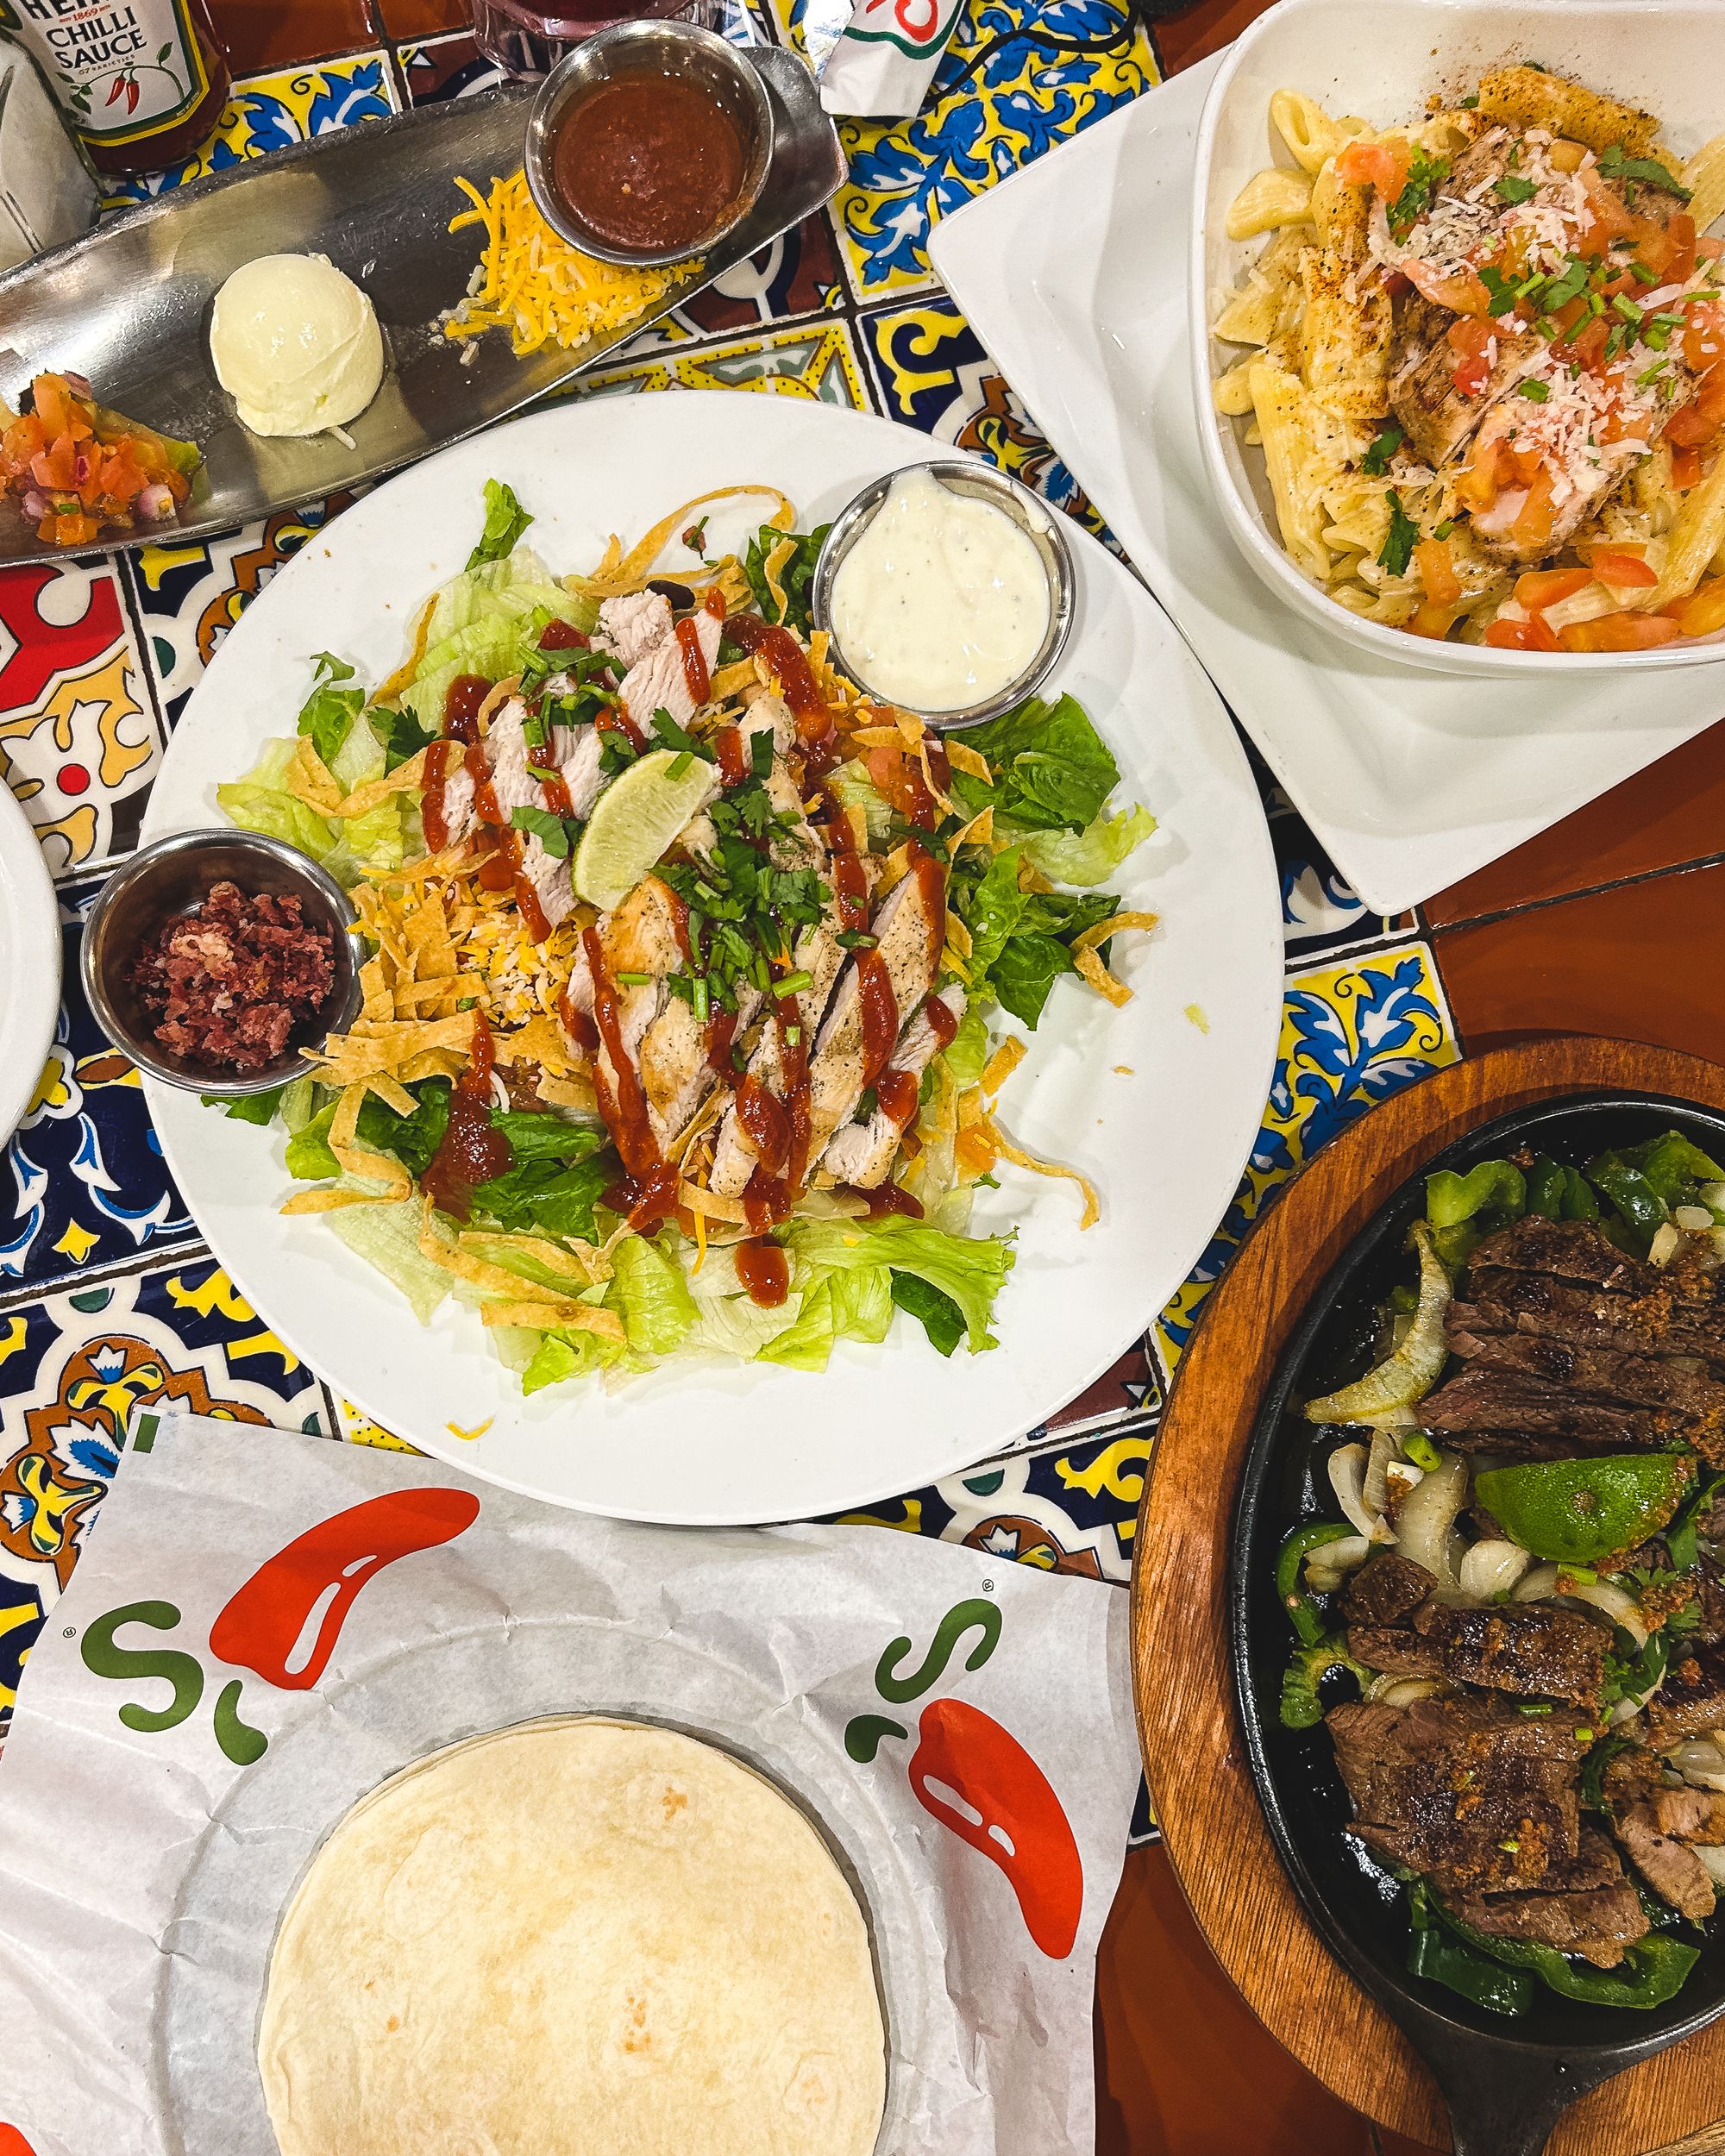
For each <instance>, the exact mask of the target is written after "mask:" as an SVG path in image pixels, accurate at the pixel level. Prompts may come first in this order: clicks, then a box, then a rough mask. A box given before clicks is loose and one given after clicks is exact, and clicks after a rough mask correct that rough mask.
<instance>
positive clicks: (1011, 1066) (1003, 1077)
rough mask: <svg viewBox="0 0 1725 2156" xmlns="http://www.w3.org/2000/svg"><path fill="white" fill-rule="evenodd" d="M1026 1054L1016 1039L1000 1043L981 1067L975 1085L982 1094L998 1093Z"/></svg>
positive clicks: (1023, 1046)
mask: <svg viewBox="0 0 1725 2156" xmlns="http://www.w3.org/2000/svg"><path fill="white" fill-rule="evenodd" d="M1028 1053H1029V1051H1028V1050H1027V1049H1026V1047H1025V1044H1024V1043H1023V1042H1022V1041H1021V1040H1019V1039H1017V1038H1016V1037H1014V1038H1013V1039H1010V1040H1004V1041H1002V1042H1001V1043H1000V1046H999V1047H998V1048H997V1049H996V1050H994V1054H993V1055H992V1056H989V1058H988V1062H987V1063H986V1064H985V1065H984V1066H983V1070H982V1076H981V1077H980V1078H979V1079H978V1080H977V1081H976V1082H977V1084H978V1085H979V1086H981V1087H982V1091H983V1092H984V1093H987V1094H996V1093H998V1092H999V1091H1000V1087H1002V1086H1003V1085H1005V1084H1006V1082H1007V1079H1008V1078H1010V1077H1011V1076H1012V1075H1013V1072H1014V1071H1015V1070H1016V1069H1018V1067H1019V1064H1020V1063H1021V1062H1023V1061H1024V1059H1025V1057H1026V1055H1027V1054H1028Z"/></svg>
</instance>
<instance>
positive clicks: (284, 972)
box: [129, 883, 335, 1071]
mask: <svg viewBox="0 0 1725 2156" xmlns="http://www.w3.org/2000/svg"><path fill="white" fill-rule="evenodd" d="M129 979H130V981H131V983H132V985H133V987H135V988H136V990H137V992H138V997H139V1000H140V1001H141V1003H142V1005H143V1006H144V1008H145V1010H146V1011H147V1012H148V1013H149V1014H150V1016H151V1017H152V1018H154V1020H155V1025H154V1029H153V1031H154V1037H155V1038H156V1039H157V1041H159V1042H160V1044H161V1045H162V1047H164V1048H166V1049H167V1050H170V1052H171V1053H173V1055H176V1056H183V1057H185V1060H186V1061H187V1062H193V1063H202V1064H204V1065H207V1066H209V1067H210V1068H213V1069H229V1070H240V1071H251V1070H263V1069H267V1067H268V1066H269V1065H270V1064H271V1063H273V1062H275V1061H276V1059H277V1057H278V1056H280V1054H281V1052H282V1050H284V1049H285V1047H286V1046H287V1042H288V1037H289V1035H290V1034H291V1033H292V1031H293V1029H294V1027H295V1026H296V1025H298V1023H299V1022H300V1020H301V1019H302V1018H310V1017H311V1016H312V1015H313V1014H314V1013H315V1012H317V1010H318V1009H319V1008H320V1007H321V1006H322V1005H323V1003H324V1002H325V1001H326V1000H327V999H328V997H329V988H330V984H331V983H332V981H334V979H335V961H334V953H333V950H332V944H331V938H330V935H329V931H328V930H327V929H323V928H317V927H314V926H312V925H311V924H309V923H308V922H307V921H306V920H305V919H304V904H303V901H302V900H300V899H297V898H293V897H292V896H289V897H282V898H277V897H275V896H274V895H273V894H272V893H269V892H267V891H261V892H260V893H258V894H257V896H256V897H255V898H252V897H248V895H247V893H245V892H243V891H242V890H241V888H240V887H239V886H238V885H237V884H235V883H218V884H216V885H213V886H212V887H211V889H210V895H209V897H208V898H207V899H205V900H204V903H203V905H202V906H198V907H196V908H195V909H194V910H193V911H192V912H191V913H187V914H182V915H180V916H179V918H176V919H174V920H172V921H168V922H166V923H165V924H164V925H163V926H162V927H161V928H160V930H159V931H157V933H156V935H155V936H154V937H153V938H152V940H151V941H150V942H149V943H147V944H146V945H145V946H144V948H143V950H141V952H140V953H139V954H138V956H137V957H136V958H135V959H134V960H133V962H132V964H131V966H130V968H129Z"/></svg>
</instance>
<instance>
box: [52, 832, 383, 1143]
mask: <svg viewBox="0 0 1725 2156" xmlns="http://www.w3.org/2000/svg"><path fill="white" fill-rule="evenodd" d="M224 881H225V882H229V883H236V884H238V886H239V887H240V888H241V890H242V891H243V892H245V893H248V896H252V897H255V896H256V895H257V894H258V893H260V892H264V891H267V892H268V893H271V895H272V896H273V897H276V898H296V899H300V900H301V901H302V902H303V907H304V913H303V918H304V921H305V923H306V924H307V926H308V927H311V928H321V929H325V930H327V931H329V938H330V959H331V963H332V965H333V968H334V978H333V979H332V980H331V981H330V984H329V996H328V998H327V999H326V1000H325V1002H324V1005H323V1009H322V1010H321V1011H320V1012H317V1015H316V1016H315V1017H314V1018H308V1019H306V1020H304V1021H303V1022H302V1023H301V1024H300V1025H298V1026H296V1027H295V1028H294V1031H293V1032H292V1035H291V1036H290V1037H289V1040H288V1044H287V1046H286V1048H285V1050H283V1052H282V1054H281V1055H280V1056H278V1057H277V1059H276V1061H275V1062H273V1063H272V1064H270V1065H269V1067H268V1068H267V1069H264V1070H249V1071H236V1070H234V1069H229V1068H228V1067H226V1066H223V1067H221V1068H216V1067H213V1066H210V1065H205V1064H201V1063H194V1062H189V1061H188V1060H186V1059H185V1057H183V1056H176V1055H175V1054H174V1053H173V1050H170V1049H166V1048H164V1047H163V1046H162V1044H161V1043H160V1041H158V1040H157V1039H156V1037H155V1031H154V1022H153V1020H152V1019H151V1018H150V1016H149V1013H148V1012H147V1011H146V1010H145V1009H144V1007H143V1006H142V1005H141V1002H140V1001H139V1000H138V992H137V990H136V989H135V987H133V986H132V983H131V981H130V978H129V975H130V973H131V968H132V964H133V962H134V961H135V959H136V957H137V956H138V954H139V953H140V951H141V950H142V949H143V947H144V945H145V944H146V943H147V942H149V940H150V939H151V938H152V937H154V935H155V934H156V933H157V931H159V930H160V928H161V926H162V924H164V923H165V922H166V921H168V920H171V919H173V918H174V916H175V915H177V914H184V913H189V912H191V910H192V908H193V907H194V906H201V905H202V904H203V902H204V899H207V898H208V897H209V895H210V889H211V887H212V886H214V885H216V884H218V883H222V882H224ZM355 918H356V917H355V914H354V908H353V906H352V905H351V904H350V903H349V902H348V896H347V893H345V892H344V891H343V890H342V887H341V885H340V884H339V883H337V882H336V880H335V878H334V877H333V876H331V875H329V874H327V873H326V872H325V871H324V870H323V869H322V868H319V867H318V865H317V862H315V861H312V860H311V859H310V858H309V857H308V856H306V855H304V854H303V853H301V852H300V851H299V849H298V848H297V847H294V846H288V845H285V844H284V843H282V842H281V840H279V839H277V838H265V837H260V835H259V834H258V833H257V832H255V831H242V830H204V831H180V832H179V833H177V834H176V835H175V836H174V837H172V838H160V839H158V840H157V841H156V843H155V844H154V846H146V847H145V848H143V849H142V850H141V852H139V853H135V854H134V855H133V856H132V857H131V859H130V860H129V861H128V862H125V863H124V864H123V865H122V867H121V868H117V869H116V870H115V872H114V874H112V875H111V876H110V877H109V879H108V881H107V882H106V883H105V884H103V887H102V888H101V890H100V891H99V892H98V893H97V898H96V903H95V905H94V906H91V909H90V917H89V918H88V920H87V921H86V922H85V927H84V943H83V950H82V965H83V974H84V993H85V999H86V1000H87V1001H88V1002H89V1005H90V1007H91V1011H92V1012H94V1013H95V1017H96V1022H97V1025H99V1026H100V1027H101V1028H102V1030H103V1032H104V1033H105V1034H106V1035H107V1036H108V1037H109V1039H110V1041H112V1042H113V1044H114V1045H115V1046H116V1048H118V1049H120V1050H123V1052H124V1053H125V1054H126V1055H128V1056H130V1057H131V1059H132V1061H133V1062H135V1064H136V1065H137V1066H138V1069H140V1070H142V1071H147V1073H148V1074H149V1075H150V1076H151V1077H152V1078H160V1080H161V1081H162V1083H163V1084H164V1085H168V1086H179V1087H181V1088H182V1089H183V1090H184V1091H185V1092H187V1093H207V1094H213V1095H216V1096H218V1097H219V1098H221V1099H222V1100H242V1099H243V1098H244V1097H245V1095H246V1094H253V1093H267V1092H269V1091H270V1089H271V1088H272V1087H275V1086H280V1085H285V1084H286V1082H287V1081H288V1080H289V1079H291V1078H299V1077H304V1075H305V1074H306V1073H307V1071H308V1070H309V1069H311V1066H310V1065H309V1064H308V1063H307V1062H306V1060H305V1051H306V1050H307V1049H310V1048H316V1047H317V1046H319V1045H320V1044H322V1042H323V1039H324V1037H325V1036H326V1035H328V1034H329V1033H341V1032H345V1031H347V1029H348V1027H349V1026H350V1025H352V1024H353V1023H354V1019H355V1018H358V1016H359V1014H360V1008H361V1004H362V1003H363V1002H364V1000H365V995H364V991H363V989H362V988H361V985H360V961H359V955H358V954H357V952H356V951H355V950H354V939H353V937H352V936H351V934H350V933H349V932H348V931H349V930H350V929H351V927H352V925H353V924H354V919H355Z"/></svg>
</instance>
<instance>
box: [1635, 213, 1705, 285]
mask: <svg viewBox="0 0 1725 2156" xmlns="http://www.w3.org/2000/svg"><path fill="white" fill-rule="evenodd" d="M1655 229H1657V228H1655ZM1660 236H1661V237H1662V238H1663V240H1664V241H1665V248H1666V250H1667V251H1666V254H1665V260H1664V261H1663V262H1661V263H1659V264H1658V265H1656V266H1657V267H1658V268H1659V271H1660V272H1661V273H1662V274H1663V276H1664V278H1665V282H1666V283H1667V284H1670V285H1681V284H1684V283H1685V282H1686V281H1687V280H1688V279H1690V278H1691V277H1693V276H1694V274H1695V258H1696V254H1697V246H1696V231H1695V219H1694V218H1693V217H1691V216H1690V214H1689V212H1688V210H1678V213H1677V215H1676V216H1674V217H1673V218H1672V220H1671V222H1670V223H1669V224H1667V225H1666V227H1665V231H1664V233H1663V234H1662V235H1660ZM1647 244H1648V241H1647V240H1645V239H1644V240H1643V241H1641V242H1640V246H1641V247H1642V248H1646V247H1647ZM1638 251H1639V250H1638Z"/></svg>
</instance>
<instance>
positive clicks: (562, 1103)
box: [539, 1077, 599, 1115]
mask: <svg viewBox="0 0 1725 2156" xmlns="http://www.w3.org/2000/svg"><path fill="white" fill-rule="evenodd" d="M539 1098H540V1099H541V1100H543V1101H545V1102H547V1103H548V1104H549V1106H552V1107H554V1108H576V1109H580V1110H582V1111H584V1112H586V1113H587V1114H589V1115H592V1114H594V1113H596V1112H597V1111H598V1108H599V1095H598V1094H596V1093H595V1092H594V1091H593V1083H592V1081H591V1080H589V1079H586V1078H546V1077H542V1078H541V1079H540V1081H539Z"/></svg>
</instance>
